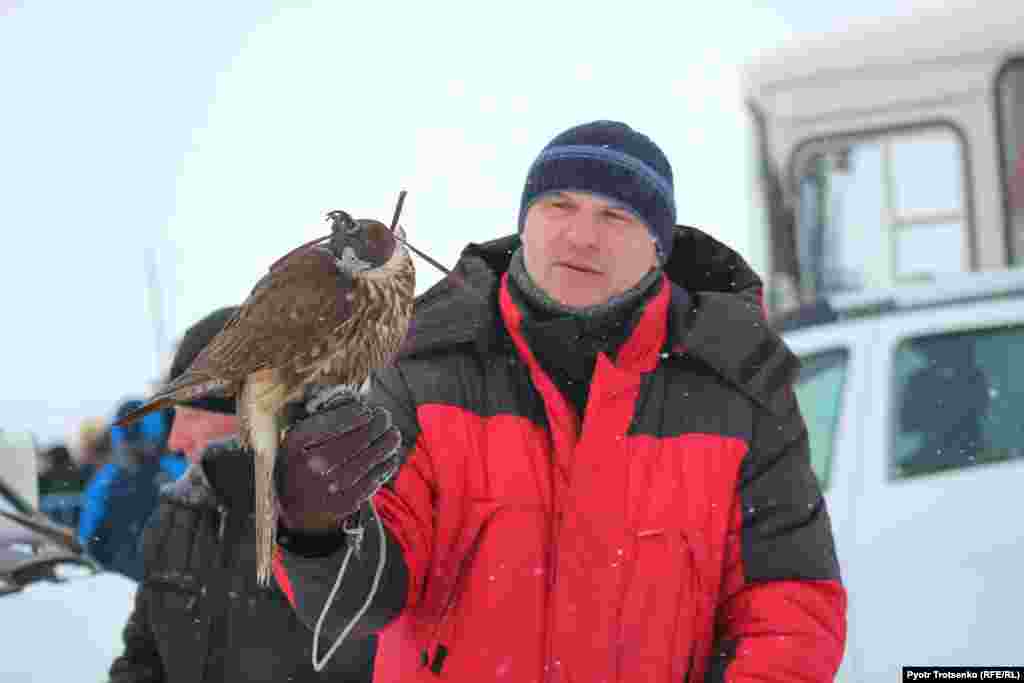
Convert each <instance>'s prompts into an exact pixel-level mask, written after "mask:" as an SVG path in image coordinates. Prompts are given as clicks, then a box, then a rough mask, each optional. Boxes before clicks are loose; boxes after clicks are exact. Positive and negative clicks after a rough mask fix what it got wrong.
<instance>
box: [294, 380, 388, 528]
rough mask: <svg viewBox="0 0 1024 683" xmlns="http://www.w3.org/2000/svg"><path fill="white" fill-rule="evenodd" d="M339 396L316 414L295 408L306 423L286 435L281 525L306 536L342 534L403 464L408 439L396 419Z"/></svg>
mask: <svg viewBox="0 0 1024 683" xmlns="http://www.w3.org/2000/svg"><path fill="white" fill-rule="evenodd" d="M333 393H334V395H333V396H331V397H329V398H327V399H326V401H324V400H319V401H312V402H310V404H307V407H308V408H309V410H310V412H311V413H312V414H308V413H306V410H305V409H304V408H302V407H301V406H296V407H295V408H294V410H295V411H297V413H298V415H296V414H295V413H294V412H293V417H300V419H298V421H296V422H293V426H292V427H291V429H289V430H288V432H287V434H286V435H285V437H284V440H283V442H282V443H281V453H280V457H279V458H278V461H277V465H276V467H275V472H274V477H275V484H276V487H277V496H278V504H279V506H280V512H281V519H282V521H283V522H284V524H285V526H286V527H288V528H289V529H292V530H294V531H298V532H300V533H301V532H306V533H313V534H316V533H324V532H328V531H333V530H337V529H339V528H340V527H341V526H342V524H343V523H344V522H345V520H346V518H347V517H349V516H350V515H352V514H353V513H355V512H356V511H357V510H358V509H359V507H360V506H361V505H362V503H363V502H365V501H366V500H368V499H369V498H370V497H372V496H373V494H374V493H376V491H377V489H378V488H380V487H381V486H382V485H383V484H384V483H385V482H386V481H387V480H388V479H390V478H391V477H392V476H394V474H395V472H396V471H397V470H398V466H399V464H400V458H401V452H402V448H401V446H402V436H401V434H400V433H399V431H398V428H397V427H395V426H394V424H393V423H392V420H391V413H390V412H389V411H388V410H386V409H385V408H380V407H371V406H370V405H368V404H367V403H366V402H365V401H364V400H363V398H362V397H361V396H358V395H356V394H354V393H352V392H351V391H344V390H339V391H336V392H333ZM314 403H319V404H321V405H322V406H323V407H322V408H319V409H317V406H315V405H312V404H314ZM313 411H315V412H313ZM303 415H304V416H303Z"/></svg>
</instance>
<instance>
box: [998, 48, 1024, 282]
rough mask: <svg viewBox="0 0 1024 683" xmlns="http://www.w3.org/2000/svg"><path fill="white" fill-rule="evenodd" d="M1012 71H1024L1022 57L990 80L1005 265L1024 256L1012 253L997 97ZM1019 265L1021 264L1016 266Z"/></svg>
mask: <svg viewBox="0 0 1024 683" xmlns="http://www.w3.org/2000/svg"><path fill="white" fill-rule="evenodd" d="M1014 69H1022V70H1024V55H1013V56H1011V57H1009V58H1007V59H1005V60H1004V61H1003V63H1002V65H1001V66H1000V67H999V69H997V70H996V75H995V78H994V79H993V80H992V101H993V111H995V117H996V121H995V124H996V159H997V161H998V164H999V198H1000V205H1001V206H1002V209H1003V240H1004V241H1003V244H1004V245H1005V247H1006V249H1005V252H1006V263H1007V265H1012V264H1015V263H1016V260H1015V259H1016V258H1017V257H1020V258H1021V259H1024V254H1015V253H1014V251H1013V246H1014V245H1013V216H1012V211H1011V209H1010V192H1009V189H1010V187H1009V181H1010V176H1009V173H1010V169H1009V168H1007V165H1006V154H1005V150H1006V137H1005V135H1004V134H1003V132H1004V130H1005V124H1006V112H1004V111H1003V102H1002V98H1001V97H1000V96H999V87H1000V84H1001V83H1002V82H1003V78H1005V77H1006V74H1007V73H1008V72H1009V71H1011V70H1014ZM1017 265H1021V264H1017Z"/></svg>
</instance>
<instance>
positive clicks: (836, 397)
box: [786, 322, 874, 682]
mask: <svg viewBox="0 0 1024 683" xmlns="http://www.w3.org/2000/svg"><path fill="white" fill-rule="evenodd" d="M873 332H874V329H873V327H872V326H871V325H870V324H868V323H864V322H851V323H843V324H840V325H829V326H824V327H821V328H808V329H806V330H801V331H799V332H793V333H788V334H787V335H786V342H787V344H789V346H790V348H791V349H792V350H793V352H794V353H796V354H797V355H798V356H799V357H800V360H801V364H802V367H801V371H800V375H799V376H798V378H797V382H796V386H795V389H796V394H797V400H798V401H799V403H800V411H801V413H802V414H803V417H804V421H805V422H806V423H807V431H808V435H809V441H810V451H811V464H812V466H813V468H814V472H815V474H817V475H818V481H819V482H820V483H821V486H822V489H823V491H824V493H825V500H826V503H827V505H828V511H829V516H830V517H831V520H832V531H833V535H834V537H835V542H836V554H837V555H838V557H839V565H840V570H841V572H842V578H843V584H844V585H845V586H846V589H847V592H848V594H849V596H850V606H849V609H848V614H847V621H848V634H847V643H846V653H845V655H844V657H843V662H842V666H841V667H840V669H839V673H838V675H837V677H836V680H837V681H844V682H845V681H858V680H862V679H861V677H860V676H859V675H858V671H859V664H858V661H857V656H858V652H859V650H860V648H859V647H858V635H857V633H858V629H857V628H856V627H855V624H856V623H857V622H858V617H859V610H858V606H857V604H856V601H855V600H854V599H853V596H854V595H856V593H857V585H858V576H857V571H858V569H859V567H858V563H856V562H854V561H853V559H854V558H856V556H857V553H856V549H855V545H854V544H855V542H856V532H855V527H856V522H857V519H856V516H855V514H854V512H855V507H854V505H855V503H856V501H857V499H858V496H859V493H860V487H861V480H862V474H861V452H862V448H861V445H860V444H861V432H862V431H863V429H862V420H863V415H862V411H861V410H860V409H859V408H858V406H860V405H861V404H862V402H863V401H864V397H865V396H867V395H869V394H868V387H867V386H866V381H867V379H868V374H869V373H868V370H869V369H870V367H871V356H870V352H871V349H872V344H871V341H872V337H871V335H872V334H873Z"/></svg>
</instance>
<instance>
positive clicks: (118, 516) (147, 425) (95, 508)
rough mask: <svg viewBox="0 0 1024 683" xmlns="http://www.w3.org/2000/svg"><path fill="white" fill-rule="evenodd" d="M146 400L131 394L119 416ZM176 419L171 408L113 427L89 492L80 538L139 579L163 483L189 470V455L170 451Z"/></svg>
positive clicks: (101, 558) (107, 562) (110, 565)
mask: <svg viewBox="0 0 1024 683" xmlns="http://www.w3.org/2000/svg"><path fill="white" fill-rule="evenodd" d="M141 405H142V401H140V400H138V399H126V400H124V401H123V402H122V403H121V405H120V406H119V407H118V409H117V413H116V417H121V416H122V415H126V414H127V413H128V412H130V411H132V410H134V409H136V408H138V407H140V406H141ZM170 419H171V413H170V411H158V412H154V413H150V414H149V415H147V416H146V417H144V418H143V419H141V420H139V421H137V422H135V423H132V424H130V425H128V426H126V427H117V426H114V427H111V431H110V440H111V447H112V454H111V457H110V459H109V460H108V462H106V463H105V464H104V465H103V466H101V467H100V468H99V469H98V470H97V471H96V474H95V475H93V477H92V479H91V480H90V481H89V483H88V485H87V486H86V488H85V491H84V493H83V500H82V512H81V516H80V518H79V522H78V540H79V542H80V543H81V544H82V546H83V547H84V548H85V549H86V552H88V553H89V555H91V556H92V557H93V558H94V559H95V560H96V561H97V562H99V563H100V564H101V565H102V566H103V567H105V568H106V569H110V570H112V571H116V572H119V573H121V574H124V575H125V576H127V577H129V578H132V579H135V580H136V581H138V580H140V579H141V578H142V558H141V556H140V554H139V537H140V536H141V534H142V529H143V527H144V526H145V524H146V520H147V519H149V517H150V515H151V514H153V510H154V509H156V505H157V497H158V495H159V490H160V487H161V486H162V485H164V484H166V483H168V482H171V481H174V480H175V479H177V478H178V477H180V476H181V475H182V474H183V473H184V472H185V466H186V462H185V460H184V459H183V458H181V457H179V456H175V455H172V454H170V453H167V452H166V445H167V436H168V425H169V423H170Z"/></svg>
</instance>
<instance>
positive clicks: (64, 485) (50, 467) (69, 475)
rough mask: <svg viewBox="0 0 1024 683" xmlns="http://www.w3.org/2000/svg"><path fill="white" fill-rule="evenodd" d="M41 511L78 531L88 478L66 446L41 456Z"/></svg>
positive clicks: (57, 446) (45, 452)
mask: <svg viewBox="0 0 1024 683" xmlns="http://www.w3.org/2000/svg"><path fill="white" fill-rule="evenodd" d="M38 466H39V511H40V512H42V513H43V514H45V515H46V516H47V517H49V518H50V519H52V520H53V521H55V522H57V523H58V524H63V525H65V526H69V527H72V528H74V527H75V526H76V525H77V524H78V517H79V511H80V509H81V493H82V489H83V488H84V487H85V483H86V482H87V481H88V476H87V474H86V473H85V472H83V471H82V469H81V467H79V465H78V464H77V463H76V462H75V461H74V460H73V459H72V457H71V451H70V450H69V449H68V447H67V446H65V445H64V444H57V445H55V446H51V447H50V448H47V449H46V450H45V451H43V452H42V453H40V455H39V460H38Z"/></svg>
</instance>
